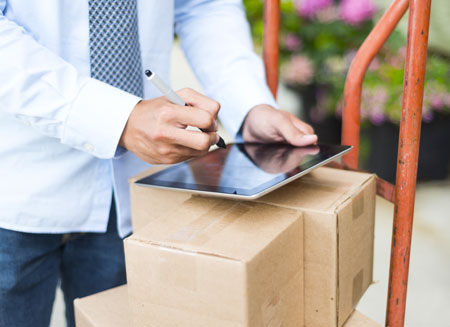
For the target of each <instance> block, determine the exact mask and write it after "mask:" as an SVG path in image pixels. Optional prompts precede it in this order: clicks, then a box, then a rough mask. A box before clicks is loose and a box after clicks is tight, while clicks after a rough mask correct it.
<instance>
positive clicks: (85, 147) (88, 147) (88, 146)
mask: <svg viewBox="0 0 450 327" xmlns="http://www.w3.org/2000/svg"><path fill="white" fill-rule="evenodd" d="M83 148H84V149H85V150H86V151H87V152H92V151H94V146H93V145H92V144H90V143H84V145H83Z"/></svg>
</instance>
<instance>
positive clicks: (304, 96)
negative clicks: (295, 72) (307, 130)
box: [294, 84, 342, 144]
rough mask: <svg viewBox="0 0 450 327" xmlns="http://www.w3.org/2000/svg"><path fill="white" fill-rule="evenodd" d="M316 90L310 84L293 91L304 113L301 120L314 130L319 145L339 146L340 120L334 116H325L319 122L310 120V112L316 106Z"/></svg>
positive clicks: (315, 86) (315, 87)
mask: <svg viewBox="0 0 450 327" xmlns="http://www.w3.org/2000/svg"><path fill="white" fill-rule="evenodd" d="M317 88H318V86H317V85H316V84H312V85H309V86H305V87H302V88H301V89H294V90H295V91H296V92H297V93H298V94H299V96H300V98H301V100H302V104H303V111H304V116H303V117H302V118H303V119H304V120H305V121H306V122H307V123H308V124H310V125H311V126H312V127H313V128H314V131H315V132H316V134H317V135H318V136H319V139H320V142H321V143H330V144H340V143H341V126H342V121H341V120H340V119H338V118H337V117H335V116H327V117H325V118H324V119H323V120H321V121H319V122H317V121H314V120H313V119H311V116H312V115H311V110H312V108H314V107H315V106H316V104H317V97H316V94H317Z"/></svg>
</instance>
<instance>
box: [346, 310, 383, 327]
mask: <svg viewBox="0 0 450 327" xmlns="http://www.w3.org/2000/svg"><path fill="white" fill-rule="evenodd" d="M381 326H382V325H380V324H378V323H376V322H375V321H373V320H372V319H370V318H368V317H366V316H365V315H363V314H362V313H360V312H359V311H356V310H355V311H353V313H352V315H351V316H350V317H349V318H348V320H347V321H346V322H345V324H344V326H343V327H381Z"/></svg>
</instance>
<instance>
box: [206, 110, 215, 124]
mask: <svg viewBox="0 0 450 327" xmlns="http://www.w3.org/2000/svg"><path fill="white" fill-rule="evenodd" d="M214 120H215V119H214V116H213V115H211V113H209V112H208V111H205V115H204V117H203V123H204V124H205V127H210V126H213V125H214Z"/></svg>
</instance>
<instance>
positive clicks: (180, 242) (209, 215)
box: [129, 197, 301, 261]
mask: <svg viewBox="0 0 450 327" xmlns="http://www.w3.org/2000/svg"><path fill="white" fill-rule="evenodd" d="M300 216H301V213H300V212H298V211H295V210H291V209H287V208H279V207H275V206H271V205H267V204H261V203H252V202H245V201H244V202H239V201H229V200H221V199H213V198H204V197H193V198H191V199H189V200H187V201H186V202H184V203H183V204H182V205H181V206H179V207H178V208H176V209H175V210H174V211H172V212H169V213H168V214H167V215H166V216H165V217H161V219H156V220H154V221H152V222H150V223H149V224H147V225H146V226H145V227H144V228H143V229H141V230H139V231H137V232H136V233H135V234H133V235H132V236H131V237H130V238H129V239H130V241H138V242H144V243H149V244H153V245H158V246H164V247H168V248H175V249H180V250H184V251H191V252H199V253H203V254H210V255H216V256H222V257H225V258H230V259H235V260H239V261H249V260H251V258H253V257H254V256H255V255H256V254H258V253H259V252H260V251H261V250H262V249H263V248H264V247H265V246H266V245H267V244H269V243H270V242H271V241H272V240H273V239H275V238H276V237H277V235H279V234H280V233H282V232H283V231H284V230H285V229H286V228H288V227H289V226H290V225H291V224H293V223H294V222H295V221H296V220H297V219H298V218H299V217H300Z"/></svg>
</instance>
